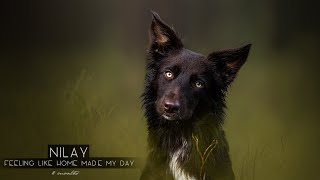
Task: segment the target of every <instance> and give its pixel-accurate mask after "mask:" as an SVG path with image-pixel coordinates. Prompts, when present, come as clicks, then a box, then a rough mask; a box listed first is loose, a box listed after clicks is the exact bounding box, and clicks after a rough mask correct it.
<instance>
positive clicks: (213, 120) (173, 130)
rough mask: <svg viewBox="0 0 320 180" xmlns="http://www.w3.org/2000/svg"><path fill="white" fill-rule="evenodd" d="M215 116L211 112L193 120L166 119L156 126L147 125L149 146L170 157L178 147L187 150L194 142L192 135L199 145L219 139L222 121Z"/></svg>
mask: <svg viewBox="0 0 320 180" xmlns="http://www.w3.org/2000/svg"><path fill="white" fill-rule="evenodd" d="M217 118H218V117H216V116H215V115H214V114H212V113H211V114H207V115H206V116H203V117H202V118H199V119H196V120H194V121H187V122H183V121H181V122H179V121H168V122H163V123H161V124H159V125H158V126H157V127H151V128H150V127H149V132H150V133H149V147H150V148H151V149H156V150H160V153H166V154H163V155H164V156H166V157H170V156H171V155H172V154H173V153H175V152H177V151H179V150H180V149H183V150H184V152H188V151H190V150H191V148H192V146H193V144H194V142H193V140H192V135H194V136H196V137H197V138H198V139H199V142H200V145H202V144H203V145H204V146H205V144H208V143H210V142H211V141H212V140H213V139H219V136H220V134H221V132H223V131H222V128H221V125H222V123H221V122H222V121H220V120H218V119H217ZM181 157H184V156H181Z"/></svg>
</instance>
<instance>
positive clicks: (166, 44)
mask: <svg viewBox="0 0 320 180" xmlns="http://www.w3.org/2000/svg"><path fill="white" fill-rule="evenodd" d="M151 13H152V17H153V19H152V23H151V27H150V44H151V45H150V49H149V51H151V52H152V53H156V54H160V55H165V54H166V53H168V52H170V51H172V50H175V49H180V48H182V47H183V45H182V42H181V40H180V39H179V38H178V36H177V35H176V32H175V31H174V29H172V28H171V27H169V26H168V25H167V24H166V23H165V22H163V21H162V20H161V18H160V16H159V15H158V14H157V13H156V12H151Z"/></svg>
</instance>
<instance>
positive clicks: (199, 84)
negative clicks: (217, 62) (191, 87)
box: [195, 81, 204, 88]
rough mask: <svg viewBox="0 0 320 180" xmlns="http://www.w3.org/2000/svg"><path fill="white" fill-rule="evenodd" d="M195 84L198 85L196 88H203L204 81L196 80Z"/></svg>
mask: <svg viewBox="0 0 320 180" xmlns="http://www.w3.org/2000/svg"><path fill="white" fill-rule="evenodd" d="M195 86H196V88H203V87H204V83H203V82H202V81H196V83H195Z"/></svg>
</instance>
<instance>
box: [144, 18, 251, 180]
mask: <svg viewBox="0 0 320 180" xmlns="http://www.w3.org/2000/svg"><path fill="white" fill-rule="evenodd" d="M152 14H153V21H152V24H151V29H150V39H151V44H150V48H149V54H148V58H147V61H148V62H147V74H146V78H145V89H144V93H143V95H142V97H143V106H144V108H145V116H146V118H147V125H148V133H149V135H148V145H149V148H150V153H149V155H148V160H147V163H146V166H145V168H144V170H143V172H142V175H141V179H179V180H180V179H181V180H184V179H206V180H211V179H214V180H216V179H234V174H233V170H232V166H231V161H230V157H229V146H228V143H227V140H226V138H225V135H224V131H223V130H222V125H223V122H224V109H225V107H226V105H225V96H226V92H227V89H228V87H229V85H230V83H231V82H232V81H233V80H234V78H235V77H236V74H237V72H238V70H239V69H240V67H241V66H242V65H243V64H244V62H245V61H246V59H247V56H248V53H249V50H250V46H251V45H250V44H248V45H246V46H244V47H241V48H238V49H230V50H224V51H218V52H213V53H212V54H210V55H209V56H208V57H205V56H203V55H201V54H198V53H195V52H192V51H190V50H188V49H185V48H184V47H183V44H182V42H181V40H180V39H179V37H178V36H177V35H176V33H175V31H174V30H173V29H172V28H170V27H169V26H168V25H167V24H166V23H165V22H163V21H162V20H161V19H160V17H159V15H158V14H156V13H152Z"/></svg>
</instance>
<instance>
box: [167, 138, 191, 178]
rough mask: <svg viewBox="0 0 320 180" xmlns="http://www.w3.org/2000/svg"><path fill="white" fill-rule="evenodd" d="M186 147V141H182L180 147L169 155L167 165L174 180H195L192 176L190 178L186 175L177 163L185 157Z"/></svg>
mask: <svg viewBox="0 0 320 180" xmlns="http://www.w3.org/2000/svg"><path fill="white" fill-rule="evenodd" d="M187 147H188V144H187V141H184V142H183V145H182V147H181V148H179V149H178V150H176V151H175V152H174V153H172V154H171V161H170V163H169V167H170V170H171V173H172V174H173V177H174V179H175V180H196V178H195V177H194V176H191V175H189V174H188V173H186V172H185V171H184V170H183V169H182V168H181V165H180V163H179V159H180V158H183V157H184V156H185V153H186V150H187Z"/></svg>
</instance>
